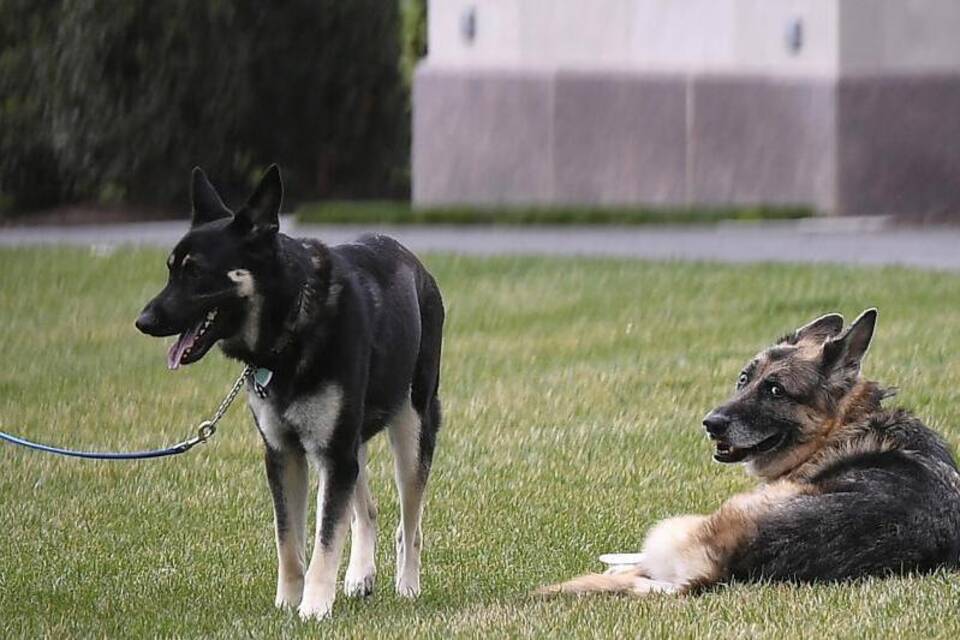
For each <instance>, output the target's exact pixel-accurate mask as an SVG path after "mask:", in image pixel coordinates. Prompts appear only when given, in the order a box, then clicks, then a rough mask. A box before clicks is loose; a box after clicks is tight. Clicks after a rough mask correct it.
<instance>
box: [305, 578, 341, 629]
mask: <svg viewBox="0 0 960 640" xmlns="http://www.w3.org/2000/svg"><path fill="white" fill-rule="evenodd" d="M335 595H336V590H335V589H333V588H332V587H328V586H326V585H323V586H321V587H317V588H313V589H311V588H310V587H307V589H306V590H305V591H304V593H303V600H302V601H301V602H300V607H299V608H298V609H297V613H298V614H300V619H301V620H323V619H325V618H329V617H330V614H331V613H333V600H334V596H335Z"/></svg>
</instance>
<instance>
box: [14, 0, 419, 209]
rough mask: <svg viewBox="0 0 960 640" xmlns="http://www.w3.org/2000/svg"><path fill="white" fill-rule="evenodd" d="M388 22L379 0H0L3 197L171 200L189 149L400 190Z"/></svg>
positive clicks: (346, 191)
mask: <svg viewBox="0 0 960 640" xmlns="http://www.w3.org/2000/svg"><path fill="white" fill-rule="evenodd" d="M399 34H400V29H399V14H398V7H397V5H396V4H395V3H393V2H382V1H381V0H351V1H350V2H342V1H340V0H283V1H280V2H273V3H269V4H267V3H248V2H241V1H239V0H165V1H164V2H152V1H151V0H128V1H125V2H115V1H113V0H60V1H58V2H46V3H32V2H29V1H24V0H0V95H2V96H3V98H2V99H0V194H2V197H0V206H2V203H3V202H4V201H6V202H7V203H8V205H9V204H12V206H13V207H15V208H20V209H23V208H31V207H37V206H48V205H50V204H52V203H54V202H67V201H72V200H98V201H104V200H108V201H124V202H132V203H138V204H153V205H169V204H173V203H176V204H178V205H182V204H183V202H184V198H185V192H186V186H187V176H188V175H189V170H190V168H191V167H192V166H193V165H195V164H199V165H202V166H204V167H205V168H207V169H208V172H209V173H210V174H211V175H212V176H213V177H214V179H215V181H216V182H217V183H218V185H223V186H224V187H225V191H227V192H228V193H230V192H232V191H240V190H245V189H246V188H247V185H248V183H249V182H250V181H251V180H252V179H253V178H254V177H255V176H256V174H257V173H258V172H259V170H260V168H261V167H263V166H265V165H266V164H268V163H270V162H278V163H280V165H281V166H282V167H283V169H284V175H285V178H286V179H287V182H288V184H289V186H290V189H289V192H290V193H293V194H296V195H298V196H300V197H308V196H320V197H324V196H339V197H352V196H366V197H369V196H376V195H390V196H396V195H399V194H401V193H402V192H403V191H404V189H405V185H404V184H403V182H402V176H403V167H404V165H405V162H406V149H407V145H408V139H409V124H408V119H407V117H406V108H405V107H406V98H405V94H404V85H403V82H402V79H401V76H400V70H399V64H398V60H399V41H398V40H399Z"/></svg>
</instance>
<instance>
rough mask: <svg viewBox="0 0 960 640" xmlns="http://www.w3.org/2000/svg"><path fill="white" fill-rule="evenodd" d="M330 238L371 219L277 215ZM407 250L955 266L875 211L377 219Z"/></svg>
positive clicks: (39, 232)
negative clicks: (702, 217)
mask: <svg viewBox="0 0 960 640" xmlns="http://www.w3.org/2000/svg"><path fill="white" fill-rule="evenodd" d="M281 226H282V228H283V230H284V231H285V232H286V233H289V234H291V235H297V236H314V237H318V238H322V239H323V240H324V241H326V242H328V243H331V244H336V243H340V242H348V241H350V240H352V239H354V238H356V237H357V236H358V235H360V234H362V233H365V232H369V231H371V230H374V227H360V226H340V225H337V226H321V225H297V224H296V223H295V221H294V220H293V219H292V218H287V219H284V220H283V221H282V224H281ZM185 230H186V223H185V222H150V223H138V224H126V225H103V226H92V227H36V228H8V229H0V246H20V245H39V244H69V245H80V246H96V247H109V246H116V245H148V246H160V247H171V246H173V244H174V243H175V242H176V240H177V239H178V238H179V237H180V236H181V235H182V234H183V232H184V231H185ZM375 230H377V231H382V232H384V233H387V234H389V235H392V236H393V237H395V238H397V239H398V240H400V241H401V242H403V243H404V244H406V245H407V246H408V247H410V249H412V250H413V251H416V252H419V253H423V252H430V251H436V252H453V253H461V254H467V255H497V254H527V255H577V256H609V257H627V258H647V259H671V260H712V261H719V262H808V263H841V264H873V265H877V264H897V265H908V266H915V267H922V268H928V269H945V270H956V271H960V228H958V229H954V228H933V229H930V228H924V229H908V228H891V227H889V226H888V225H886V224H884V221H883V220H878V219H852V220H851V219H809V220H799V221H783V222H765V223H732V222H731V223H724V224H719V225H711V226H635V227H609V226H583V227H571V226H536V227H463V226H460V227H452V226H431V227H419V226H394V227H377V228H376V229H375Z"/></svg>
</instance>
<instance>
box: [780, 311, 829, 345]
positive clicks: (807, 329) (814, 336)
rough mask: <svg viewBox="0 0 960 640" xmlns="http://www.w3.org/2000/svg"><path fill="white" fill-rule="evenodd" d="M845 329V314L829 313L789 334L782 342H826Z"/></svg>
mask: <svg viewBox="0 0 960 640" xmlns="http://www.w3.org/2000/svg"><path fill="white" fill-rule="evenodd" d="M841 331H843V316H842V315H840V314H839V313H828V314H827V315H825V316H820V317H819V318H817V319H816V320H814V321H813V322H811V323H809V324H805V325H803V326H802V327H800V328H799V329H797V330H796V331H794V332H793V333H792V334H790V335H787V336H786V337H785V338H783V340H781V342H788V343H790V344H796V343H798V342H800V341H801V340H813V341H816V342H824V341H826V340H828V339H830V338H833V337H834V336H837V335H839V333H840V332H841Z"/></svg>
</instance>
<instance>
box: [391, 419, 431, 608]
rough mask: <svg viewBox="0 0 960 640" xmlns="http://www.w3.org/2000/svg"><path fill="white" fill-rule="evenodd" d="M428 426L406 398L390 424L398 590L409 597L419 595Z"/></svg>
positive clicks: (427, 463) (427, 459)
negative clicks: (395, 494) (423, 444)
mask: <svg viewBox="0 0 960 640" xmlns="http://www.w3.org/2000/svg"><path fill="white" fill-rule="evenodd" d="M425 426H426V425H425V424H424V421H423V420H422V419H421V416H420V414H419V413H418V412H417V411H416V410H415V409H414V408H413V405H412V404H411V403H410V402H405V403H404V404H403V406H402V407H401V408H400V409H399V411H397V414H396V415H395V416H394V417H393V419H392V420H391V421H390V424H389V425H388V428H387V434H388V436H389V438H390V446H391V448H392V449H393V456H394V468H395V471H396V483H397V492H398V493H399V495H400V525H399V526H398V527H397V535H396V543H397V575H396V587H397V593H398V594H400V595H401V596H404V597H407V598H415V597H417V596H418V595H420V550H421V547H422V543H423V537H422V534H421V531H420V520H421V517H422V515H423V495H424V491H425V489H426V485H427V476H428V474H429V469H430V460H429V454H428V457H427V458H424V456H423V453H424V452H423V448H422V447H421V441H422V437H421V430H422V429H423V428H424V427H425ZM430 453H432V451H431V452H430Z"/></svg>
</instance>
